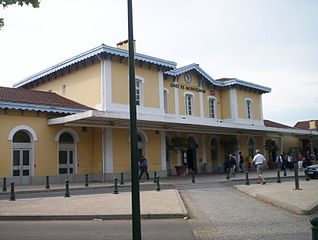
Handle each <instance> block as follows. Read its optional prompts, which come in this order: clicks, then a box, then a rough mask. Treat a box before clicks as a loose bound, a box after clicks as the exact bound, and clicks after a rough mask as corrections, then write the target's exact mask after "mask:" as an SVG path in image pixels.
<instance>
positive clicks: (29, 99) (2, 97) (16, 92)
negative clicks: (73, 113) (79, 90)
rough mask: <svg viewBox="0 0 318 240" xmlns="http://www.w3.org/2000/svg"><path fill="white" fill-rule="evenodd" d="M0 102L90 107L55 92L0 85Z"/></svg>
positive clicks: (79, 107)
mask: <svg viewBox="0 0 318 240" xmlns="http://www.w3.org/2000/svg"><path fill="white" fill-rule="evenodd" d="M0 102H11V103H26V104H34V105H43V106H54V107H63V108H73V109H87V110H91V109H92V108H90V107H87V106H85V105H82V104H80V103H77V102H74V101H72V100H70V99H67V98H64V97H62V96H60V95H58V94H56V93H52V92H42V91H35V90H28V89H22V88H7V87H0Z"/></svg>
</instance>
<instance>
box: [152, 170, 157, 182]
mask: <svg viewBox="0 0 318 240" xmlns="http://www.w3.org/2000/svg"><path fill="white" fill-rule="evenodd" d="M156 181H157V172H156V171H155V172H154V173H153V183H156Z"/></svg>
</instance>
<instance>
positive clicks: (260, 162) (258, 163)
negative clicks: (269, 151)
mask: <svg viewBox="0 0 318 240" xmlns="http://www.w3.org/2000/svg"><path fill="white" fill-rule="evenodd" d="M253 163H255V167H256V171H257V173H258V183H261V182H262V183H263V185H264V184H265V183H266V181H265V178H264V177H263V169H264V166H265V164H266V160H265V157H264V156H263V155H262V154H261V151H260V150H258V149H257V150H256V155H255V156H254V158H253Z"/></svg>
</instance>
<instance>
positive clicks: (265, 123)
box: [264, 120, 293, 128]
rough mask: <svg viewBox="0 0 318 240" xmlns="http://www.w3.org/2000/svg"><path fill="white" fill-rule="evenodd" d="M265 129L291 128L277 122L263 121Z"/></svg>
mask: <svg viewBox="0 0 318 240" xmlns="http://www.w3.org/2000/svg"><path fill="white" fill-rule="evenodd" d="M264 125H265V127H273V128H293V127H291V126H287V125H284V124H281V123H278V122H273V121H270V120H264Z"/></svg>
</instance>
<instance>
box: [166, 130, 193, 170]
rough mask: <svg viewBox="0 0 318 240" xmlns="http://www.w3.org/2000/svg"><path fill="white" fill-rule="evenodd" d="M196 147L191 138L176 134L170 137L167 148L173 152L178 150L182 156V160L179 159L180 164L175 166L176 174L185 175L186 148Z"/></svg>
mask: <svg viewBox="0 0 318 240" xmlns="http://www.w3.org/2000/svg"><path fill="white" fill-rule="evenodd" d="M195 147H196V143H195V142H194V141H193V139H192V138H187V137H184V136H176V137H174V138H172V139H171V141H170V144H169V149H170V150H172V151H174V152H180V153H181V154H183V156H184V158H183V159H184V160H183V161H181V165H179V166H175V169H176V172H177V176H185V174H186V170H187V162H186V158H187V150H188V149H194V148H195Z"/></svg>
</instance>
